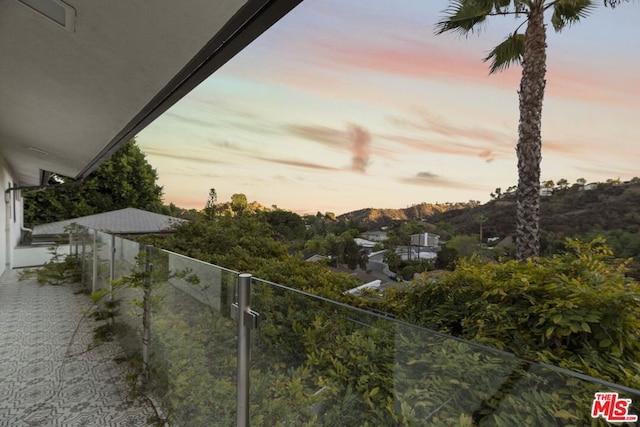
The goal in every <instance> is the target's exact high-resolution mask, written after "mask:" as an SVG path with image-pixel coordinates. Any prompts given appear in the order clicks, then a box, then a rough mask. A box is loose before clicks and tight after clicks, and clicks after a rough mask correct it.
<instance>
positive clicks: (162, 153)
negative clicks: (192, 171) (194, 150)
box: [142, 147, 228, 165]
mask: <svg viewBox="0 0 640 427" xmlns="http://www.w3.org/2000/svg"><path fill="white" fill-rule="evenodd" d="M142 150H143V151H144V153H145V154H148V155H150V156H156V157H164V158H167V159H172V160H185V161H188V162H194V163H202V164H217V165H224V164H228V163H227V162H222V161H220V160H215V159H211V158H209V157H208V156H206V155H204V153H202V155H201V156H197V155H195V154H179V153H177V152H175V151H168V150H161V149H158V148H153V147H148V148H147V147H144V148H143V149H142Z"/></svg>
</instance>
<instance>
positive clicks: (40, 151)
mask: <svg viewBox="0 0 640 427" xmlns="http://www.w3.org/2000/svg"><path fill="white" fill-rule="evenodd" d="M29 150H31V151H35V152H36V153H38V154H42V155H43V156H48V155H49V153H47V152H46V151H44V150H40V149H39V148H35V147H29Z"/></svg>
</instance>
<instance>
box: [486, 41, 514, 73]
mask: <svg viewBox="0 0 640 427" xmlns="http://www.w3.org/2000/svg"><path fill="white" fill-rule="evenodd" d="M523 53H524V34H518V33H517V32H515V33H513V34H509V37H507V38H506V39H505V40H504V41H503V42H502V43H500V44H499V45H498V46H496V47H494V48H493V50H492V51H491V52H490V53H489V55H487V56H486V58H484V59H483V61H485V62H487V61H490V62H491V64H490V67H489V73H490V74H493V73H495V72H497V71H502V70H506V69H507V68H509V67H510V66H511V65H512V64H514V63H516V64H520V63H522V55H523Z"/></svg>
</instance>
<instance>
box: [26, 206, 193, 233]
mask: <svg viewBox="0 0 640 427" xmlns="http://www.w3.org/2000/svg"><path fill="white" fill-rule="evenodd" d="M183 221H185V220H184V219H180V218H175V217H172V216H167V215H162V214H157V213H154V212H148V211H143V210H140V209H136V208H126V209H120V210H117V211H110V212H103V213H99V214H95V215H88V216H83V217H80V218H74V219H67V220H64V221H57V222H52V223H49V224H41V225H36V226H35V227H33V233H32V234H33V236H42V235H57V234H64V233H66V232H67V231H66V230H65V228H67V227H69V226H70V225H71V224H74V223H75V224H78V225H82V226H84V227H89V228H93V229H96V230H104V231H109V232H111V233H114V234H148V233H162V232H167V231H169V230H170V229H171V227H172V226H173V225H175V224H178V223H180V222H183Z"/></svg>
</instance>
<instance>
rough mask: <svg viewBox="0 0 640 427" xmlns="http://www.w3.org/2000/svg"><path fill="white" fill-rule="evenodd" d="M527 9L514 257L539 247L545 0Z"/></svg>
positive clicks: (535, 251)
mask: <svg viewBox="0 0 640 427" xmlns="http://www.w3.org/2000/svg"><path fill="white" fill-rule="evenodd" d="M532 3H533V5H532V6H531V7H530V10H529V20H528V24H527V30H526V33H525V45H524V54H523V60H522V78H521V80H520V91H519V92H518V94H519V98H520V123H519V125H518V145H517V148H516V152H517V154H518V193H517V194H518V196H517V202H518V203H517V221H516V247H517V248H516V257H517V258H518V259H519V260H526V259H527V258H530V257H535V256H538V253H539V251H540V236H539V234H540V228H539V223H540V162H541V160H542V154H541V152H542V139H541V134H540V129H541V125H542V101H543V97H544V87H545V73H546V59H547V52H546V49H547V42H546V38H547V34H546V28H545V24H544V9H543V5H544V2H543V1H541V0H536V1H534V2H532Z"/></svg>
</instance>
